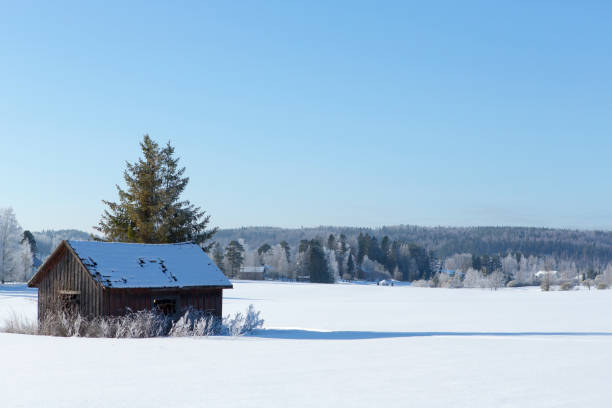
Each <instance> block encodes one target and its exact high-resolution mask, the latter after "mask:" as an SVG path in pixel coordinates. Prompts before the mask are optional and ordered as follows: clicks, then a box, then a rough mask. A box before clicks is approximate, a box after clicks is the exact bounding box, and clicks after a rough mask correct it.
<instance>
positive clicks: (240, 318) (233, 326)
mask: <svg viewBox="0 0 612 408" xmlns="http://www.w3.org/2000/svg"><path fill="white" fill-rule="evenodd" d="M260 313H261V312H259V311H257V312H256V311H255V308H254V307H253V305H249V309H248V310H247V313H246V315H243V314H242V313H236V315H235V316H234V318H233V319H232V318H230V317H229V316H228V317H226V318H224V319H223V330H224V332H225V333H224V334H226V335H228V336H242V335H245V334H249V333H251V332H252V331H253V330H255V329H258V328H260V327H262V326H263V324H264V320H263V319H262V318H261V317H260Z"/></svg>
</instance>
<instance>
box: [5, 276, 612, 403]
mask: <svg viewBox="0 0 612 408" xmlns="http://www.w3.org/2000/svg"><path fill="white" fill-rule="evenodd" d="M234 287H235V288H234V289H233V290H227V291H225V298H224V313H225V314H227V313H230V312H231V313H234V312H236V311H244V310H245V309H246V308H247V306H248V305H249V304H251V303H252V304H253V305H254V306H255V308H256V309H258V310H261V312H262V317H263V318H264V319H265V320H266V323H265V329H263V330H260V331H258V332H257V333H255V334H254V335H252V336H248V337H241V338H221V337H216V338H158V339H86V338H51V337H43V336H24V335H14V334H0V406H2V407H51V408H54V407H77V406H84V407H85V406H86V407H114V408H119V407H147V408H150V407H198V406H210V407H368V408H372V407H451V406H452V407H487V408H491V407H585V406H588V407H609V406H611V404H612V387H610V385H609V384H610V379H611V378H612V313H610V311H611V310H612V290H605V291H597V290H591V291H587V290H579V291H571V292H547V293H546V292H541V291H540V290H539V289H535V288H529V289H525V288H515V289H503V290H499V291H495V292H493V291H489V290H481V289H427V288H413V287H405V286H404V287H397V286H396V287H378V286H375V285H342V284H338V285H317V284H300V283H297V284H296V283H278V282H262V283H255V282H241V281H238V282H235V283H234ZM11 313H18V314H24V315H27V316H29V317H31V318H35V316H36V292H35V291H32V290H29V289H26V288H24V287H23V286H0V321H3V320H4V318H5V317H6V316H8V315H10V314H11Z"/></svg>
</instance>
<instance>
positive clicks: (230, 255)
mask: <svg viewBox="0 0 612 408" xmlns="http://www.w3.org/2000/svg"><path fill="white" fill-rule="evenodd" d="M243 252H244V247H243V246H242V245H241V244H240V242H238V241H231V242H230V243H229V244H228V245H227V247H225V259H226V260H227V264H228V266H229V269H230V276H232V277H234V276H236V275H238V271H239V270H240V267H241V266H242V262H243V261H244V256H242V254H243Z"/></svg>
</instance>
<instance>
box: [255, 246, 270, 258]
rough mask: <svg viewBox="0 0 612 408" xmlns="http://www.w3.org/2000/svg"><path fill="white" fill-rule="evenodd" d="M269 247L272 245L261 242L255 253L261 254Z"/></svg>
mask: <svg viewBox="0 0 612 408" xmlns="http://www.w3.org/2000/svg"><path fill="white" fill-rule="evenodd" d="M271 249H272V247H271V246H270V244H263V245H262V246H260V247H259V248H258V249H257V255H259V256H262V255H263V254H265V253H267V252H268V251H269V250H271Z"/></svg>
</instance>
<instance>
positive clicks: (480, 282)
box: [463, 268, 487, 288]
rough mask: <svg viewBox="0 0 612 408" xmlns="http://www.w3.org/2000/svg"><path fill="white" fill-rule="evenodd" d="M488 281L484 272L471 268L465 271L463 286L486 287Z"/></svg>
mask: <svg viewBox="0 0 612 408" xmlns="http://www.w3.org/2000/svg"><path fill="white" fill-rule="evenodd" d="M486 284H487V281H486V279H485V277H484V276H483V274H482V272H481V271H479V270H476V269H474V268H469V269H468V270H467V272H465V277H464V278H463V287H465V288H484V287H486Z"/></svg>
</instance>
